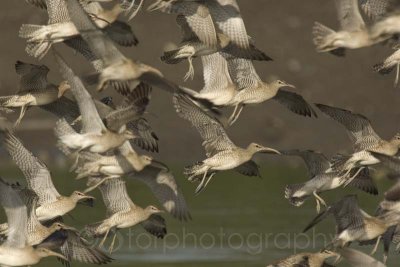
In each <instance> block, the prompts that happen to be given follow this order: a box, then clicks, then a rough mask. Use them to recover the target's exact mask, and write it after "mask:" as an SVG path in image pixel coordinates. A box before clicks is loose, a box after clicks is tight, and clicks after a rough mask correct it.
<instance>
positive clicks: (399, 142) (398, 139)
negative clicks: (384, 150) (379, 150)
mask: <svg viewBox="0 0 400 267" xmlns="http://www.w3.org/2000/svg"><path fill="white" fill-rule="evenodd" d="M391 143H393V144H395V145H397V146H398V147H399V148H400V133H397V134H396V135H395V136H393V138H392V140H391Z"/></svg>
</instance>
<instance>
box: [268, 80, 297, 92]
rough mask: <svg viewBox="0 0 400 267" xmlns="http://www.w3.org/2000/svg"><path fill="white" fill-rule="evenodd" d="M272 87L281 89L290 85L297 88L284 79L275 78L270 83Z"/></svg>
mask: <svg viewBox="0 0 400 267" xmlns="http://www.w3.org/2000/svg"><path fill="white" fill-rule="evenodd" d="M269 86H270V87H272V88H273V89H275V90H279V89H281V88H283V87H290V88H296V86H294V85H293V84H290V83H287V82H285V81H282V80H275V81H273V82H271V83H270V84H269Z"/></svg>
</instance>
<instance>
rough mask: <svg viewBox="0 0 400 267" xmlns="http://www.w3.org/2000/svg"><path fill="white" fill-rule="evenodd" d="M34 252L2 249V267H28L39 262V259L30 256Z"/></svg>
mask: <svg viewBox="0 0 400 267" xmlns="http://www.w3.org/2000/svg"><path fill="white" fill-rule="evenodd" d="M31 251H32V250H30V249H27V248H23V249H18V248H12V249H9V248H7V249H5V248H1V247H0V265H5V266H28V265H34V264H36V263H38V262H39V260H40V259H39V258H38V257H34V256H32V255H30V254H29V252H31Z"/></svg>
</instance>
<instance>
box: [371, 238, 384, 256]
mask: <svg viewBox="0 0 400 267" xmlns="http://www.w3.org/2000/svg"><path fill="white" fill-rule="evenodd" d="M381 238H382V236H379V237H378V239H377V240H376V243H375V246H374V249H373V250H372V251H371V255H374V254H375V253H376V251H377V250H378V245H379V242H380V241H381Z"/></svg>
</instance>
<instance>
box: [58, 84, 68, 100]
mask: <svg viewBox="0 0 400 267" xmlns="http://www.w3.org/2000/svg"><path fill="white" fill-rule="evenodd" d="M69 89H71V86H70V85H69V83H68V82H67V81H62V82H61V83H60V84H59V85H58V98H60V97H62V96H63V95H64V94H65V92H66V91H68V90H69Z"/></svg>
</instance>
